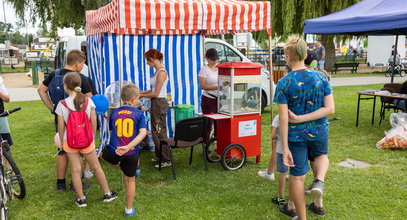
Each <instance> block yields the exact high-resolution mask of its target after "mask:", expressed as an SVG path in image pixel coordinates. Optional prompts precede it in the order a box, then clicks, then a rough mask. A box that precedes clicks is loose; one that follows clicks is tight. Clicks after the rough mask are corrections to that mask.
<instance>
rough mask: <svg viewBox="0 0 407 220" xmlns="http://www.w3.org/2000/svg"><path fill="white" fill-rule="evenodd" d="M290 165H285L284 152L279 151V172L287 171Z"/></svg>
mask: <svg viewBox="0 0 407 220" xmlns="http://www.w3.org/2000/svg"><path fill="white" fill-rule="evenodd" d="M287 171H288V167H287V166H286V165H284V160H283V154H280V153H277V172H279V173H287Z"/></svg>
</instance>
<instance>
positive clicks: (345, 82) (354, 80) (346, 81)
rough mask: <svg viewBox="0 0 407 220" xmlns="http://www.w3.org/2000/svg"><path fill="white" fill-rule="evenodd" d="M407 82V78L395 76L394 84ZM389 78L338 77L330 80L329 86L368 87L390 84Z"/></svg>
mask: <svg viewBox="0 0 407 220" xmlns="http://www.w3.org/2000/svg"><path fill="white" fill-rule="evenodd" d="M406 80H407V77H401V76H395V77H394V83H402V82H404V81H406ZM390 81H391V78H390V77H385V76H384V74H383V76H363V77H338V78H331V82H330V83H331V86H353V85H368V84H380V83H383V84H384V83H390Z"/></svg>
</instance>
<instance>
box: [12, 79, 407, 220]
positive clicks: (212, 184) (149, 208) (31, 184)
mask: <svg viewBox="0 0 407 220" xmlns="http://www.w3.org/2000/svg"><path fill="white" fill-rule="evenodd" d="M382 86H383V85H380V84H377V85H366V86H347V87H334V91H335V102H336V113H335V115H334V116H333V117H339V118H341V119H340V120H337V121H333V122H331V129H330V140H329V141H330V142H329V147H330V152H329V154H330V160H331V166H330V170H329V172H328V176H327V179H326V185H325V187H326V188H325V200H324V204H325V208H326V215H325V219H405V218H406V216H407V209H406V204H407V203H406V202H407V199H406V198H407V175H406V173H407V151H389V150H379V149H377V148H376V147H375V143H376V142H377V141H378V140H380V139H381V138H382V137H383V136H384V131H387V130H389V128H390V125H389V123H388V122H387V121H385V123H382V125H381V126H379V125H378V115H379V114H378V112H379V110H378V108H376V109H377V114H376V116H377V119H376V124H375V125H374V126H372V125H371V124H370V123H371V120H370V119H371V104H372V103H371V102H370V101H362V102H361V114H360V126H359V128H355V113H356V104H357V95H356V92H357V91H361V90H366V89H380V88H381V87H382ZM379 105H380V103H378V106H379ZM16 106H21V107H22V108H23V110H22V111H20V112H17V113H15V114H13V115H11V116H10V117H9V122H10V125H11V129H12V134H13V139H14V142H15V145H14V146H13V148H12V153H13V156H14V158H15V161H16V162H17V164H18V166H19V167H20V170H21V172H22V174H23V176H24V180H25V182H26V186H27V196H26V198H25V199H23V200H18V199H15V200H13V201H12V204H11V206H12V207H11V210H10V219H118V218H121V216H122V215H123V209H124V205H125V195H124V184H123V183H122V177H121V172H120V171H119V170H116V169H114V168H112V167H108V166H106V164H104V163H103V162H102V166H103V167H104V170H105V173H106V175H107V178H108V182H109V185H110V187H111V189H112V190H114V191H116V192H117V193H119V198H118V199H117V200H115V201H113V202H111V203H103V202H102V192H101V189H100V187H99V186H98V184H97V182H96V180H95V179H92V180H88V181H86V182H88V183H90V184H91V188H90V189H89V190H87V191H86V192H87V200H88V207H87V208H83V209H80V208H78V207H76V205H74V203H73V201H74V199H75V194H74V192H59V193H57V192H56V191H55V178H56V177H55V176H56V171H55V161H54V155H55V153H56V148H55V147H54V146H53V137H54V125H53V116H51V114H50V113H49V111H48V110H46V108H45V107H44V106H43V105H42V104H41V102H40V101H32V102H15V103H10V104H6V109H10V108H13V107H16ZM274 109H275V110H276V109H277V108H274ZM386 114H387V115H386V120H388V116H389V113H387V112H386ZM269 122H270V115H269V112H266V113H264V114H263V126H262V129H263V130H262V133H263V139H262V161H261V163H260V164H256V163H255V158H254V157H253V158H248V162H247V164H246V165H245V166H244V167H243V168H242V169H240V170H238V171H225V170H224V169H223V168H222V166H221V164H219V163H216V164H209V171H204V165H203V161H202V150H201V149H200V148H199V147H196V149H195V151H194V161H193V163H192V165H188V158H189V151H188V150H182V149H175V150H174V152H175V154H174V157H175V163H176V168H177V180H176V181H174V180H173V179H172V174H171V168H170V167H168V168H163V170H162V172H158V171H157V170H156V169H155V168H154V167H153V162H151V161H150V159H151V158H152V157H154V153H151V152H143V154H142V156H141V170H142V172H141V176H140V178H139V179H138V180H137V188H138V191H137V198H136V202H135V206H136V208H137V211H138V213H137V215H136V217H137V218H139V219H289V218H288V217H286V216H285V215H283V214H281V213H280V212H279V211H278V209H277V206H276V205H274V204H272V203H271V202H270V199H271V197H272V196H276V195H277V181H275V182H270V181H268V180H265V179H262V178H260V177H258V176H257V171H259V170H263V169H265V168H266V166H267V164H268V159H269V156H270V127H269V125H268V124H269ZM246 147H250V146H246ZM346 158H352V159H357V160H362V161H365V162H369V163H371V164H373V166H371V167H369V168H361V169H350V168H344V167H340V166H338V165H337V163H338V162H341V161H343V160H346ZM70 179H71V178H70V177H69V176H68V181H70ZM311 181H312V175H311V174H310V175H308V177H307V185H308V184H309V183H310V182H311ZM308 202H309V200H308ZM403 216H404V217H403ZM308 217H309V219H316V218H317V216H316V215H314V214H313V213H311V212H308Z"/></svg>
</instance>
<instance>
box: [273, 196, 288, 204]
mask: <svg viewBox="0 0 407 220" xmlns="http://www.w3.org/2000/svg"><path fill="white" fill-rule="evenodd" d="M271 202H272V203H274V204H277V205H283V204H285V203H286V201H285V199H284V198H281V197H274V198H271Z"/></svg>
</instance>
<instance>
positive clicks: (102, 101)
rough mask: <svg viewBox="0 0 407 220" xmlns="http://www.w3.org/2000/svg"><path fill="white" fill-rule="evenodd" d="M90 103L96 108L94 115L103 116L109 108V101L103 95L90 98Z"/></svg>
mask: <svg viewBox="0 0 407 220" xmlns="http://www.w3.org/2000/svg"><path fill="white" fill-rule="evenodd" d="M92 101H93V103H95V106H96V109H95V110H96V114H98V115H103V114H104V113H105V112H106V111H107V109H108V108H109V101H108V100H107V98H106V97H105V96H103V95H100V94H98V95H94V96H92Z"/></svg>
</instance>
